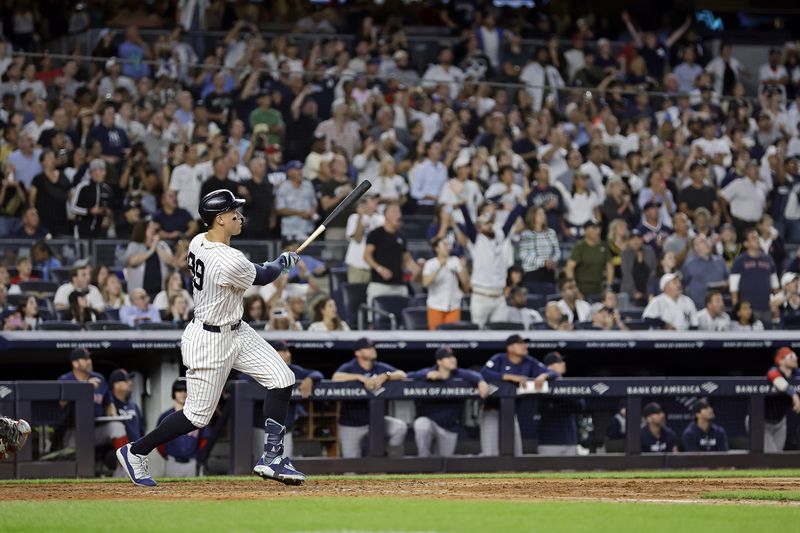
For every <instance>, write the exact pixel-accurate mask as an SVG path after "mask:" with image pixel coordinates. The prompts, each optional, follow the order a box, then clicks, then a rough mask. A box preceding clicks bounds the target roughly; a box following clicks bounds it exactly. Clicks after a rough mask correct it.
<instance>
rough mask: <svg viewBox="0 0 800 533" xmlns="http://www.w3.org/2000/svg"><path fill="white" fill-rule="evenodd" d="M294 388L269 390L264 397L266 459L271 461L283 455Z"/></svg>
mask: <svg viewBox="0 0 800 533" xmlns="http://www.w3.org/2000/svg"><path fill="white" fill-rule="evenodd" d="M293 388H294V387H285V388H283V389H267V392H266V394H265V395H264V457H265V458H266V459H270V460H271V459H274V458H275V457H278V456H279V455H283V436H284V435H285V434H286V426H285V425H284V424H285V422H286V414H287V412H288V411H289V398H291V397H292V389H293ZM278 420H280V421H281V422H283V423H281V422H278Z"/></svg>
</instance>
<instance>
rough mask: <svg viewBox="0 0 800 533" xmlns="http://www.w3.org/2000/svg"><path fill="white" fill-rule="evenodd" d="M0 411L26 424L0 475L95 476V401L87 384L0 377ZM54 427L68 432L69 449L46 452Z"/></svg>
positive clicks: (9, 476) (3, 464) (41, 476)
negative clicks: (28, 432) (21, 443)
mask: <svg viewBox="0 0 800 533" xmlns="http://www.w3.org/2000/svg"><path fill="white" fill-rule="evenodd" d="M0 414H2V415H3V416H7V417H11V418H15V419H19V418H23V419H25V420H27V421H28V422H30V424H31V427H32V430H33V431H32V434H31V436H30V437H29V438H28V442H27V443H26V445H25V446H24V447H23V448H22V450H20V451H19V452H18V453H16V454H14V455H12V456H11V457H9V458H6V460H5V461H2V462H0V479H13V478H53V477H66V478H70V477H92V476H94V475H95V453H94V452H95V446H94V430H95V419H94V399H93V388H92V385H91V384H89V383H65V382H60V381H0ZM54 430H60V431H62V432H63V431H65V430H66V431H69V432H70V441H71V444H74V448H73V446H70V448H71V450H70V451H69V453H64V454H53V453H49V454H48V453H46V452H48V451H50V450H48V449H47V444H48V443H50V442H52V441H53V439H54V437H55V435H54Z"/></svg>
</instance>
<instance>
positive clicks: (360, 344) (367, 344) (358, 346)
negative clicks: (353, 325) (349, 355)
mask: <svg viewBox="0 0 800 533" xmlns="http://www.w3.org/2000/svg"><path fill="white" fill-rule="evenodd" d="M374 347H375V345H374V344H372V341H371V340H369V339H368V338H366V337H361V338H360V339H358V340H357V341H356V342H355V344H353V351H354V352H357V351H358V350H363V349H364V348H374Z"/></svg>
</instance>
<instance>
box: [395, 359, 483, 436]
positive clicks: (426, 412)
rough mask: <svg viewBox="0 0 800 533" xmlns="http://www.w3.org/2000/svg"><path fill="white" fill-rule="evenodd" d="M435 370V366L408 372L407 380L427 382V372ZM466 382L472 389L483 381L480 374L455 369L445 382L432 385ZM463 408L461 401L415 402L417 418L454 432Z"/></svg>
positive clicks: (437, 381) (438, 381) (440, 381)
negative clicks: (429, 420)
mask: <svg viewBox="0 0 800 533" xmlns="http://www.w3.org/2000/svg"><path fill="white" fill-rule="evenodd" d="M434 370H436V367H435V366H431V367H428V368H423V369H422V370H417V371H416V372H409V374H408V379H413V380H417V381H427V379H428V378H427V377H426V376H427V375H428V372H433V371H434ZM458 381H466V382H467V383H469V384H470V385H472V386H473V387H475V386H477V385H478V383H480V382H481V381H483V378H482V377H481V375H480V374H478V373H477V372H475V371H473V370H466V369H464V368H456V369H455V370H453V371H452V372H450V377H449V378H447V379H445V380H436V381H432V383H447V384H457V383H456V382H458ZM463 408H464V402H463V400H427V401H418V402H417V416H425V417H428V418H430V419H431V420H433V421H434V422H436V423H437V424H438V425H439V427H441V428H443V429H446V430H448V431H455V430H456V429H457V428H458V425H459V423H460V421H461V411H462V410H463Z"/></svg>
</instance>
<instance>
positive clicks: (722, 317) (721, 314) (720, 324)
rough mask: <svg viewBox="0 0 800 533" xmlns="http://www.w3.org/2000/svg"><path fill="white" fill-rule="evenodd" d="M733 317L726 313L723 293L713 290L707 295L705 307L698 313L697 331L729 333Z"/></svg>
mask: <svg viewBox="0 0 800 533" xmlns="http://www.w3.org/2000/svg"><path fill="white" fill-rule="evenodd" d="M730 328H731V317H730V316H728V313H726V312H725V301H724V300H723V299H722V293H720V292H719V291H718V290H715V289H712V290H710V291H708V292H707V293H706V295H705V307H704V308H703V309H701V310H700V311H699V312H698V313H697V329H699V330H700V331H728V330H729V329H730Z"/></svg>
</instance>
